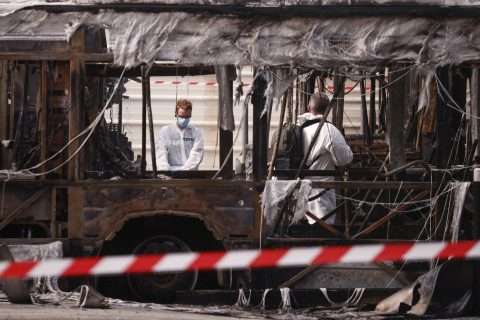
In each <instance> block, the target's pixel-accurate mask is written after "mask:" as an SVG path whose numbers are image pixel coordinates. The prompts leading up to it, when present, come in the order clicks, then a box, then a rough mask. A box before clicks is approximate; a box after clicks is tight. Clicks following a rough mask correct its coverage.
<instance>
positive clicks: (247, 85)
mask: <svg viewBox="0 0 480 320" xmlns="http://www.w3.org/2000/svg"><path fill="white" fill-rule="evenodd" d="M155 84H166V85H169V84H170V85H180V86H181V85H183V86H185V85H188V86H206V87H218V83H217V82H196V81H162V80H157V81H155ZM250 85H251V84H250V83H244V84H243V86H244V87H249V86H250ZM327 89H328V90H330V91H331V90H333V86H327ZM352 89H353V86H345V90H346V91H350V90H352ZM359 90H360V89H359ZM365 90H370V87H369V86H365Z"/></svg>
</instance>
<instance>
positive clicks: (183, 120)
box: [177, 117, 190, 128]
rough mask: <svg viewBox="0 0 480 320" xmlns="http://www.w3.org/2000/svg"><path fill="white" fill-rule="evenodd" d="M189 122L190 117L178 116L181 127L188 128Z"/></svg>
mask: <svg viewBox="0 0 480 320" xmlns="http://www.w3.org/2000/svg"><path fill="white" fill-rule="evenodd" d="M189 122H190V119H188V118H182V117H177V124H178V126H179V127H181V128H186V127H187V126H188V123H189Z"/></svg>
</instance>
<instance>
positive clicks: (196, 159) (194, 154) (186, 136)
mask: <svg viewBox="0 0 480 320" xmlns="http://www.w3.org/2000/svg"><path fill="white" fill-rule="evenodd" d="M175 117H176V120H175V123H173V124H170V125H168V126H164V127H162V128H161V129H160V131H159V132H158V135H157V138H156V142H155V152H156V157H157V169H158V170H170V171H177V170H198V166H199V165H200V163H201V162H202V159H203V152H204V147H203V133H202V131H201V130H200V129H198V128H196V127H194V126H193V125H192V124H190V118H191V117H192V103H191V102H190V101H188V100H185V99H181V100H178V101H177V104H176V107H175Z"/></svg>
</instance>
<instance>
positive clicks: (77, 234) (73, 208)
mask: <svg viewBox="0 0 480 320" xmlns="http://www.w3.org/2000/svg"><path fill="white" fill-rule="evenodd" d="M83 199H84V191H83V189H82V188H78V187H69V188H68V238H70V239H80V238H82V237H83V230H84V220H83V201H84V200H83Z"/></svg>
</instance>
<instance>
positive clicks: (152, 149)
mask: <svg viewBox="0 0 480 320" xmlns="http://www.w3.org/2000/svg"><path fill="white" fill-rule="evenodd" d="M146 92H147V112H148V120H149V121H148V128H149V130H150V132H149V133H150V152H151V154H152V169H153V176H154V177H155V178H156V177H157V157H156V154H155V134H154V130H153V115H152V96H151V93H150V77H147V83H146Z"/></svg>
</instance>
